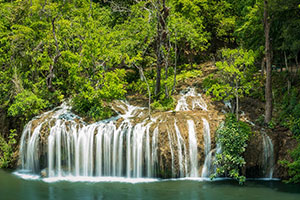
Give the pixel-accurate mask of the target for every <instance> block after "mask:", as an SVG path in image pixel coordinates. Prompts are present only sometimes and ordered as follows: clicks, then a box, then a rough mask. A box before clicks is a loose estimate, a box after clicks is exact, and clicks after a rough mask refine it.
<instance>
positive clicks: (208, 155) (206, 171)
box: [201, 118, 212, 177]
mask: <svg viewBox="0 0 300 200" xmlns="http://www.w3.org/2000/svg"><path fill="white" fill-rule="evenodd" d="M202 121H203V137H204V154H205V161H204V165H203V168H202V174H201V177H209V176H210V169H211V165H212V151H211V137H210V127H209V123H208V121H207V120H206V119H204V118H202Z"/></svg>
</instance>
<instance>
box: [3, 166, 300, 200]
mask: <svg viewBox="0 0 300 200" xmlns="http://www.w3.org/2000/svg"><path fill="white" fill-rule="evenodd" d="M105 180H106V181H105ZM52 181H53V180H51V179H50V180H49V179H45V180H41V179H36V180H25V179H22V178H20V177H19V176H16V175H14V174H12V173H10V172H7V171H2V170H0V200H19V199H20V200H44V199H45V200H46V199H47V200H77V199H78V200H106V199H108V200H111V199H112V200H114V199H117V200H126V199H128V200H129V199H130V200H133V199H156V200H159V199H166V200H167V199H168V200H169V199H172V200H173V199H182V200H188V199H199V200H218V199H220V200H221V199H222V200H227V199H228V200H229V199H232V200H236V199H239V200H243V199H245V200H254V199H255V200H259V199H263V200H265V199H270V200H277V199H278V200H292V199H293V200H296V199H297V200H299V199H300V185H286V184H284V183H281V182H279V181H247V183H246V185H245V186H239V185H238V184H237V183H236V182H234V181H228V180H222V181H214V182H210V181H199V180H164V181H161V180H148V181H149V182H144V183H143V182H135V181H133V180H131V182H130V180H123V179H121V180H118V179H112V180H110V181H113V182H108V180H107V179H103V180H102V182H95V181H96V180H93V181H94V182H84V181H85V179H81V182H72V181H74V180H73V179H71V180H70V181H57V182H52ZM120 181H123V182H120ZM124 181H125V182H124Z"/></svg>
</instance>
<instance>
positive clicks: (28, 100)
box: [8, 90, 48, 120]
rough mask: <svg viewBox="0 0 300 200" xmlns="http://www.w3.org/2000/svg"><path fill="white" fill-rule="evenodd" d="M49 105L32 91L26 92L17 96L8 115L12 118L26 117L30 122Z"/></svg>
mask: <svg viewBox="0 0 300 200" xmlns="http://www.w3.org/2000/svg"><path fill="white" fill-rule="evenodd" d="M47 105H48V102H47V101H45V100H43V99H41V98H39V97H38V96H37V95H35V94H34V93H33V92H31V91H28V90H24V91H22V92H21V93H19V94H17V95H16V97H15V100H14V102H13V103H12V104H11V106H10V107H9V108H8V115H9V116H12V117H25V120H28V119H30V118H31V117H33V116H34V115H37V114H39V113H40V111H41V110H42V109H44V108H46V107H47Z"/></svg>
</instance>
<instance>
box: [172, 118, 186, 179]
mask: <svg viewBox="0 0 300 200" xmlns="http://www.w3.org/2000/svg"><path fill="white" fill-rule="evenodd" d="M174 127H175V132H176V138H177V146H178V162H179V177H184V176H185V173H186V172H187V166H188V163H187V152H186V145H185V142H184V139H183V138H182V136H181V133H180V131H179V128H178V126H177V124H176V120H175V122H174ZM182 151H183V154H182ZM183 158H184V159H183Z"/></svg>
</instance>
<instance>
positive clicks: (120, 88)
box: [72, 70, 126, 121]
mask: <svg viewBox="0 0 300 200" xmlns="http://www.w3.org/2000/svg"><path fill="white" fill-rule="evenodd" d="M124 76H125V70H115V71H112V72H106V73H104V72H103V71H101V72H99V73H98V74H96V75H95V80H97V81H95V82H94V81H93V80H91V81H88V82H87V83H86V84H84V85H82V86H81V91H80V92H78V93H77V94H76V96H75V97H74V98H73V100H72V107H73V110H74V111H75V112H76V113H78V114H80V115H82V116H84V117H89V118H91V119H93V120H95V121H99V120H102V119H107V118H109V117H111V116H112V115H113V114H114V112H113V110H111V109H110V108H109V107H108V106H105V103H104V102H110V101H112V100H114V99H123V98H124V96H125V94H126V90H125V89H124V85H125V83H126V82H124V81H123V78H124Z"/></svg>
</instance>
